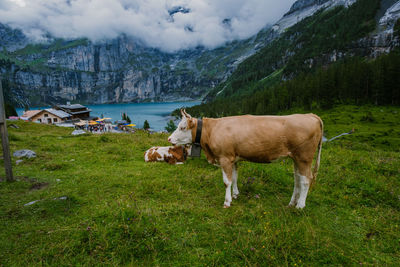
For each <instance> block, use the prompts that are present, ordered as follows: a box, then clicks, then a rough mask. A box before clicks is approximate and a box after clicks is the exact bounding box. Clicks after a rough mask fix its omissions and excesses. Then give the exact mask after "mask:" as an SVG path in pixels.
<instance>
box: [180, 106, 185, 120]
mask: <svg viewBox="0 0 400 267" xmlns="http://www.w3.org/2000/svg"><path fill="white" fill-rule="evenodd" d="M181 115H182V118H183V117H186V115H185V112H184V110H183V109H182V108H181Z"/></svg>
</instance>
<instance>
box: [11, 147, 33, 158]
mask: <svg viewBox="0 0 400 267" xmlns="http://www.w3.org/2000/svg"><path fill="white" fill-rule="evenodd" d="M13 156H14V157H17V158H24V157H25V158H28V159H30V158H35V157H36V153H35V152H33V151H32V150H29V149H21V150H17V151H15V152H14V154H13Z"/></svg>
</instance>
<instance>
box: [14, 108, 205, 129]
mask: <svg viewBox="0 0 400 267" xmlns="http://www.w3.org/2000/svg"><path fill="white" fill-rule="evenodd" d="M199 104H200V101H193V102H168V103H138V104H135V103H132V104H103V105H87V107H88V108H89V109H91V110H92V112H91V113H90V115H91V116H98V117H101V115H103V116H104V117H105V118H112V121H116V120H121V114H122V113H126V114H127V115H128V116H129V118H131V120H132V123H134V124H136V125H137V127H139V128H142V127H143V123H144V121H145V120H147V121H148V122H149V124H150V128H151V129H153V130H155V131H163V130H164V127H165V126H166V125H167V123H168V120H169V119H170V118H169V114H170V113H171V112H172V111H174V110H175V109H177V108H182V107H191V106H194V105H199ZM43 108H48V107H41V108H40V109H43ZM31 109H36V108H31ZM17 113H18V115H19V116H21V115H22V114H23V113H24V110H23V109H22V108H18V109H17Z"/></svg>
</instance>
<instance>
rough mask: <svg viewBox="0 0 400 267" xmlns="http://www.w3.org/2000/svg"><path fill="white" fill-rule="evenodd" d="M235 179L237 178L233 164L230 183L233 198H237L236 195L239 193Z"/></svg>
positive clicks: (235, 167)
mask: <svg viewBox="0 0 400 267" xmlns="http://www.w3.org/2000/svg"><path fill="white" fill-rule="evenodd" d="M237 180H238V173H237V165H236V164H234V165H233V169H232V183H233V198H234V199H237V197H238V195H239V189H238V186H237Z"/></svg>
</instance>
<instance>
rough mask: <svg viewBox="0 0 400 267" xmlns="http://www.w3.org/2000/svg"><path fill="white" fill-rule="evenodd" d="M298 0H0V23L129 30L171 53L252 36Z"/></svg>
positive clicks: (92, 34)
mask: <svg viewBox="0 0 400 267" xmlns="http://www.w3.org/2000/svg"><path fill="white" fill-rule="evenodd" d="M294 1H295V0H280V1H276V0H275V1H273V0H247V1H245V0H134V1H132V0H131V1H130V0H0V22H1V23H4V24H8V25H10V26H11V27H14V28H20V29H22V30H23V32H24V33H25V34H26V35H27V36H28V37H30V38H32V39H34V40H39V41H40V40H43V38H44V37H43V36H45V35H46V34H48V33H49V34H50V35H52V36H55V37H61V38H68V39H71V38H81V37H87V38H89V39H91V40H93V41H100V40H104V39H111V38H115V37H117V36H119V35H120V34H122V33H125V34H127V35H129V36H133V37H136V38H139V39H140V40H142V41H143V42H145V43H146V44H148V45H149V46H152V47H156V48H160V49H162V50H164V51H168V52H172V51H176V50H180V49H187V48H193V47H196V46H199V45H201V46H205V47H208V48H214V47H217V46H220V45H222V44H223V43H225V42H227V41H232V40H235V39H244V38H248V37H250V36H252V35H254V34H256V33H257V32H258V31H259V30H261V29H262V28H263V27H264V26H265V25H267V24H271V23H274V22H276V21H277V20H278V19H279V18H280V17H281V16H282V15H283V14H284V13H285V12H287V11H288V10H289V8H290V6H291V5H292V4H293V2H294ZM179 7H181V9H180V10H179ZM173 10H174V11H176V12H175V13H173V14H172V15H170V13H171V12H172V11H173ZM224 20H225V22H224Z"/></svg>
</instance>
